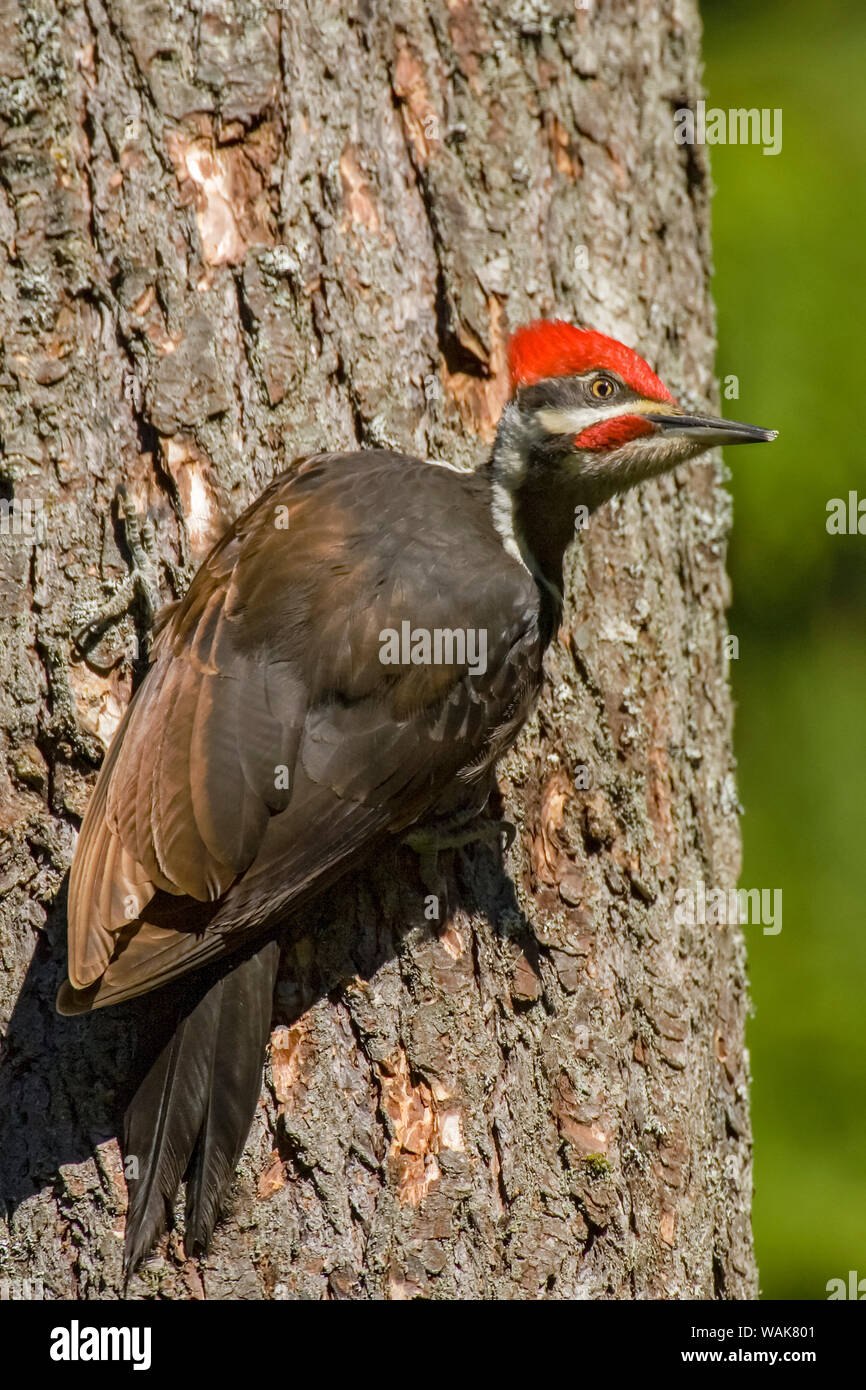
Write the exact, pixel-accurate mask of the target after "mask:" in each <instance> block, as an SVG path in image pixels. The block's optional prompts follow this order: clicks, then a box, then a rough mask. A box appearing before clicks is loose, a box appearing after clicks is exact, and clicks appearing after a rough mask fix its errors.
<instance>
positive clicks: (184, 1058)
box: [123, 941, 279, 1274]
mask: <svg viewBox="0 0 866 1390" xmlns="http://www.w3.org/2000/svg"><path fill="white" fill-rule="evenodd" d="M278 964H279V945H278V943H277V942H276V941H268V942H266V943H265V944H264V945H263V946H262V947H260V948H259V950H258V951H257V952H256V953H255V954H253V955H250V956H248V957H247V958H246V959H244V960H241V961H240V962H239V963H238V964H237V965H236V966H235V967H234V968H233V969H231V970H229V971H227V972H224V973H222V974H221V975H220V976H219V978H218V979H217V980H216V981H215V983H213V984H212V985H211V986H210V988H209V989H208V990H207V991H206V993H204V994H203V995H202V997H201V998H200V999H199V1000H198V1002H197V1003H196V1004H195V1005H194V1007H192V1008H191V1009H190V1011H189V1012H188V1013H187V1014H186V1016H185V1017H182V1018H181V1019H180V1021H179V1022H178V1024H177V1027H176V1028H175V1030H174V1032H173V1034H172V1037H171V1038H170V1040H169V1041H168V1043H167V1044H166V1046H165V1047H164V1048H163V1050H162V1051H161V1052H160V1054H159V1056H158V1057H157V1059H156V1061H155V1062H154V1064H153V1065H152V1066H151V1068H150V1070H149V1071H148V1073H147V1075H146V1076H145V1078H144V1080H143V1081H142V1083H141V1085H140V1086H139V1088H138V1090H137V1091H136V1093H135V1096H134V1097H133V1099H132V1102H131V1104H130V1105H129V1108H128V1109H127V1112H126V1116H125V1120H124V1136H123V1151H124V1158H125V1161H126V1166H127V1168H130V1166H131V1165H130V1159H131V1158H133V1157H134V1158H135V1160H136V1170H137V1173H138V1176H137V1177H136V1176H132V1177H130V1179H129V1209H128V1212H127V1218H126V1246H125V1252H124V1258H125V1265H126V1269H127V1274H130V1273H132V1271H133V1270H134V1269H135V1267H136V1265H137V1264H138V1262H139V1261H140V1260H141V1259H142V1258H143V1257H144V1256H145V1255H146V1254H147V1253H148V1251H149V1250H150V1248H151V1247H152V1245H153V1244H154V1242H155V1241H156V1240H158V1238H159V1236H160V1235H161V1234H162V1232H163V1231H164V1230H165V1228H166V1224H167V1218H168V1212H169V1210H170V1208H171V1206H172V1204H173V1202H174V1199H175V1196H176V1195H177V1191H178V1188H179V1187H180V1183H181V1180H182V1178H183V1177H184V1174H186V1176H187V1199H186V1232H185V1245H186V1248H187V1250H188V1251H189V1252H190V1253H193V1252H199V1251H205V1250H207V1247H208V1243H209V1241H210V1237H211V1233H212V1231H213V1228H214V1225H215V1224H216V1221H217V1218H218V1217H219V1213H220V1208H221V1205H222V1202H223V1200H224V1198H225V1195H226V1193H227V1191H228V1188H229V1185H230V1183H231V1180H232V1174H233V1173H234V1169H235V1166H236V1164H237V1161H238V1159H239V1158H240V1155H241V1153H242V1152H243V1147H244V1144H245V1143H246V1138H247V1134H248V1133H249V1128H250V1125H251V1123H252V1119H253V1116H254V1114H255V1108H256V1103H257V1100H258V1096H259V1091H260V1089H261V1075H262V1063H263V1061H264V1055H265V1048H266V1046H267V1041H268V1033H269V1029H270V1021H271V1002H272V996H273V990H274V981H275V979H276V973H277V966H278Z"/></svg>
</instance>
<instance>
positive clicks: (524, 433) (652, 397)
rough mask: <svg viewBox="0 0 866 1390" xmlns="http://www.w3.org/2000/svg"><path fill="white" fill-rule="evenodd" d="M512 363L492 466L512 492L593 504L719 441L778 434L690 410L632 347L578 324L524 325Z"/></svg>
mask: <svg viewBox="0 0 866 1390" xmlns="http://www.w3.org/2000/svg"><path fill="white" fill-rule="evenodd" d="M509 365H510V368H511V386H512V396H511V399H510V401H509V402H508V405H507V406H506V408H505V411H504V413H503V416H502V420H501V422H500V425H499V432H498V435H497V440H496V446H495V448H494V453H493V469H494V476H495V477H496V479H497V481H498V482H499V483H500V484H501V485H503V486H504V487H505V488H506V489H507V490H508V491H509V492H512V493H513V492H515V491H517V490H521V491H523V492H525V493H536V494H538V493H541V494H542V495H543V494H547V495H548V497H555V498H558V499H560V500H561V501H562V502H568V504H570V505H571V506H572V507H573V506H575V505H577V504H578V503H583V504H584V505H585V506H586V507H588V508H589V510H590V511H591V510H592V509H593V508H594V507H597V506H598V505H599V504H600V503H602V502H604V501H606V500H607V499H608V498H609V497H612V496H613V495H614V494H615V493H617V492H623V491H625V489H626V488H629V487H632V486H634V484H635V483H639V482H642V481H643V480H644V479H645V478H652V477H655V476H656V475H657V474H659V473H666V472H668V470H669V469H672V468H676V466H677V464H679V463H683V462H685V461H686V460H687V459H690V458H694V456H695V455H696V454H700V453H702V452H703V451H704V450H705V449H709V448H712V447H713V446H714V445H716V444H751V443H756V442H758V441H768V440H771V439H775V437H776V431H775V430H764V429H758V427H757V426H755V425H742V424H737V423H735V422H734V421H731V420H718V419H714V418H712V417H710V416H704V415H692V414H689V413H688V412H687V411H685V410H683V409H682V408H681V407H680V406H679V405H677V403H676V401H675V400H674V398H673V396H672V395H671V393H670V391H669V390H668V389H667V387H666V386H665V385H664V383H663V382H662V381H660V380H659V378H658V377H657V376H656V374H655V372H653V371H652V370H651V368H650V367H649V366H648V365H647V363H646V362H644V360H643V358H642V357H638V355H637V353H636V352H634V351H632V349H631V348H628V347H625V345H624V344H623V343H619V342H617V341H616V339H615V338H608V337H605V335H604V334H603V333H593V332H591V331H589V330H587V329H580V328H575V327H574V326H573V325H572V324H570V323H563V322H561V321H552V322H538V323H531V324H529V325H528V326H527V327H525V328H521V329H519V330H518V332H517V333H515V334H514V336H513V338H512V339H511V343H510V345H509Z"/></svg>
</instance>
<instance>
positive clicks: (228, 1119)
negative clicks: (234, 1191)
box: [184, 941, 280, 1254]
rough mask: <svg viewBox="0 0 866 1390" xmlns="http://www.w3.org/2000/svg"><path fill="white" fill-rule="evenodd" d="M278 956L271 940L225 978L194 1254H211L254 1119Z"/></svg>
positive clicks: (204, 1130)
mask: <svg viewBox="0 0 866 1390" xmlns="http://www.w3.org/2000/svg"><path fill="white" fill-rule="evenodd" d="M279 958H280V952H279V945H278V943H277V942H276V941H270V942H268V943H267V945H266V946H264V947H263V948H262V949H261V950H260V951H259V952H258V953H257V954H256V955H254V956H252V957H250V959H249V960H248V961H246V962H244V964H243V965H242V966H241V967H240V969H239V970H236V971H235V972H234V973H233V974H232V975H228V976H226V977H225V979H224V980H223V981H222V984H223V994H222V1009H221V1013H220V1020H219V1029H218V1031H217V1033H216V1035H215V1037H214V1045H213V1051H212V1067H211V1084H210V1088H209V1091H208V1097H207V1109H206V1112H205V1116H204V1121H203V1124H202V1127H201V1132H200V1133H199V1136H198V1142H197V1144H196V1148H195V1153H194V1154H193V1161H192V1166H191V1169H190V1172H189V1174H188V1175H187V1186H186V1223H185V1232H184V1244H185V1246H186V1249H187V1251H188V1252H189V1253H190V1254H199V1253H206V1252H207V1248H208V1245H209V1244H210V1238H211V1235H212V1233H213V1228H214V1226H215V1225H216V1222H217V1218H218V1217H219V1214H220V1205H221V1202H222V1198H223V1196H224V1195H225V1193H226V1191H227V1190H228V1188H229V1186H230V1184H231V1180H232V1175H233V1174H234V1171H235V1168H236V1167H237V1164H238V1160H239V1159H240V1156H241V1154H242V1153H243V1149H244V1144H245V1143H246V1140H247V1135H248V1134H249V1131H250V1125H251V1124H252V1122H253V1116H254V1115H255V1111H256V1105H257V1103H258V1098H259V1092H260V1091H261V1088H262V1062H263V1061H264V1056H265V1049H266V1047H267V1045H268V1037H269V1035H270V1024H271V1000H272V997H273V993H274V981H275V980H276V975H277V966H278V965H279ZM241 972H243V978H242V979H241V980H238V979H237V976H238V975H240V974H241Z"/></svg>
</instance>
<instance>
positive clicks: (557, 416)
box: [535, 401, 669, 435]
mask: <svg viewBox="0 0 866 1390" xmlns="http://www.w3.org/2000/svg"><path fill="white" fill-rule="evenodd" d="M668 408H669V407H668V406H667V404H666V403H665V402H663V401H629V402H628V403H627V404H626V405H608V406H598V407H595V406H591V405H584V406H575V407H574V408H573V409H568V410H556V409H554V407H553V406H550V407H547V408H543V409H541V410H539V411H537V412H536V416H535V418H536V420H537V421H538V423H539V424H540V425H541V426H542V427H543V428H544V429H546V430H547V431H548V433H549V434H573V435H578V434H580V433H581V431H582V430H585V429H588V428H589V426H590V425H598V424H600V423H601V421H602V420H615V419H616V418H617V416H619V415H648V414H649V413H650V412H651V411H654V410H667V409H668Z"/></svg>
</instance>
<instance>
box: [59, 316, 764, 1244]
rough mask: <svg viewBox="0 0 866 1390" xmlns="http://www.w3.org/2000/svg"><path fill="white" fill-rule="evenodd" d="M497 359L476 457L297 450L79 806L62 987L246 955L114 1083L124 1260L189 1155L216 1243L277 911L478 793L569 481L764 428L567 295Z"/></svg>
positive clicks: (523, 679)
mask: <svg viewBox="0 0 866 1390" xmlns="http://www.w3.org/2000/svg"><path fill="white" fill-rule="evenodd" d="M510 368H511V381H512V394H511V399H510V400H509V402H508V404H507V405H506V407H505V410H504V412H503V415H502V419H501V422H500V424H499V429H498V433H497V436H496V442H495V444H494V447H493V451H492V455H491V457H490V459H489V460H488V462H487V463H486V464H485V465H484V466H483V467H481V468H480V469H479V470H478V471H477V472H474V473H467V472H462V471H459V470H457V469H454V468H452V467H449V466H441V465H433V464H430V463H425V462H422V461H421V460H419V459H415V458H407V457H404V456H403V455H402V454H397V453H387V452H384V451H380V450H370V451H368V452H362V453H351V454H317V455H315V456H314V457H311V458H308V459H306V460H305V461H303V462H302V463H301V464H299V465H297V466H296V467H294V468H293V469H291V470H290V471H289V472H287V473H284V474H283V475H282V476H280V477H278V478H276V479H275V480H274V482H273V483H271V485H270V486H269V487H268V488H267V489H266V490H265V492H264V493H263V494H262V495H261V497H260V498H259V499H258V501H256V502H255V503H253V505H252V506H251V507H250V508H249V509H248V510H247V511H246V512H244V514H243V515H242V516H241V517H240V518H239V519H238V520H237V521H236V522H235V524H234V525H233V526H232V527H231V529H230V530H229V531H228V533H227V534H226V535H225V536H224V537H223V539H222V540H221V541H220V542H219V544H218V545H217V546H216V547H215V548H214V549H213V550H212V552H211V554H210V555H209V556H208V558H207V560H206V561H205V562H204V564H203V565H202V566H201V568H200V570H199V571H198V573H197V574H196V576H195V578H194V579H193V581H192V584H191V585H190V588H189V590H188V592H187V594H186V595H185V597H184V598H183V599H182V601H181V602H180V603H177V604H175V605H174V606H173V607H172V608H170V609H169V610H168V611H167V613H166V614H165V616H164V617H162V619H161V624H160V629H159V635H158V638H157V640H156V642H155V644H154V649H153V656H152V665H151V667H150V670H149V671H148V674H147V676H146V678H145V680H144V681H143V682H142V684H141V686H140V688H139V689H138V691H137V692H136V694H135V696H134V698H133V700H132V701H131V703H130V705H129V708H128V710H127V712H126V715H125V717H124V719H123V721H122V723H121V725H120V727H119V729H118V730H117V733H116V735H115V738H114V741H113V743H112V745H111V748H110V750H109V752H108V755H107V757H106V759H105V763H104V765H103V767H102V770H101V772H100V775H99V779H98V781H97V784H96V789H95V791H94V793H93V796H92V798H91V801H90V805H89V806H88V809H87V814H86V815H85V818H84V823H83V825H82V828H81V834H80V837H79V840H78V846H77V850H76V854H75V860H74V863H73V865H72V873H71V878H70V886H69V981H68V983H64V985H63V986H62V988H61V990H60V994H59V996H58V1008H59V1010H60V1012H61V1013H68V1014H74V1013H81V1012H86V1011H88V1010H90V1009H94V1008H101V1007H103V1006H104V1005H106V1004H115V1003H117V1002H119V1001H120V1000H124V999H130V998H132V997H133V996H135V995H140V994H143V993H144V992H145V991H148V990H153V989H156V988H157V987H159V986H163V985H166V984H167V983H168V982H169V981H172V980H174V979H175V978H176V977H178V976H180V975H184V974H186V972H189V971H196V972H199V971H202V967H205V966H207V965H208V964H209V963H212V962H216V961H218V960H219V959H220V958H221V957H227V956H230V955H231V956H233V958H234V962H235V964H234V968H230V967H231V962H230V963H229V964H228V966H223V968H222V969H221V970H220V971H218V972H216V973H215V974H213V975H212V974H211V973H209V972H208V971H203V973H202V975H201V976H200V977H197V978H198V979H200V981H201V982H202V983H201V988H200V989H199V991H198V996H199V997H198V998H197V1000H195V1001H194V1002H193V1003H191V1004H189V1003H188V1004H187V1005H186V1006H185V1008H186V1012H185V1013H184V1012H183V1011H182V1013H181V1016H180V1017H179V1018H178V1020H177V1026H176V1027H175V1028H174V1031H173V1033H172V1035H171V1037H170V1039H169V1041H168V1042H167V1044H166V1046H165V1048H164V1050H163V1051H162V1052H161V1054H160V1055H159V1056H158V1058H157V1059H156V1061H155V1062H154V1063H153V1065H152V1067H151V1069H150V1071H149V1072H148V1074H147V1075H146V1077H145V1079H144V1081H143V1082H142V1084H141V1086H140V1087H139V1089H138V1091H137V1093H136V1095H135V1097H134V1099H133V1101H132V1103H131V1105H130V1106H129V1109H128V1111H127V1114H126V1118H125V1123H124V1136H123V1148H124V1153H125V1155H127V1156H129V1155H133V1156H134V1157H135V1159H136V1160H137V1165H138V1176H137V1177H134V1178H132V1179H131V1180H130V1201H129V1212H128V1216H127V1227H126V1261H127V1268H128V1269H132V1268H134V1267H135V1265H136V1263H137V1262H138V1260H139V1259H140V1258H141V1257H142V1256H143V1255H145V1254H146V1253H147V1251H148V1250H149V1249H150V1247H151V1245H152V1244H153V1242H154V1241H155V1240H156V1238H157V1237H158V1236H159V1235H160V1233H161V1232H162V1231H163V1230H164V1228H165V1225H166V1220H167V1210H168V1209H170V1206H171V1203H172V1202H173V1200H174V1198H175V1196H176V1194H177V1190H178V1188H179V1186H180V1182H181V1180H182V1178H183V1177H184V1176H186V1179H187V1196H186V1223H185V1246H186V1249H187V1252H188V1253H190V1254H193V1253H196V1252H199V1251H205V1250H206V1249H207V1246H208V1242H209V1240H210V1236H211V1233H212V1231H213V1227H214V1224H215V1222H216V1220H217V1217H218V1215H219V1210H220V1205H221V1202H222V1200H223V1198H224V1196H225V1193H226V1190H227V1188H228V1185H229V1183H230V1181H231V1178H232V1174H233V1170H234V1168H235V1165H236V1163H237V1161H238V1159H239V1157H240V1154H241V1152H242V1150H243V1146H244V1143H245V1140H246V1136H247V1133H248V1131H249V1127H250V1124H251V1122H252V1117H253V1113H254V1110H255V1105H256V1100H257V1097H258V1094H259V1089H260V1084H261V1069H262V1063H263V1060H264V1056H265V1050H266V1046H267V1040H268V1035H269V1026H270V1019H271V1006H272V994H273V988H274V981H275V977H276V970H277V963H278V955H279V952H278V946H277V942H276V935H277V932H278V929H279V926H280V924H281V923H282V922H283V921H284V919H285V918H286V917H287V915H288V914H289V913H294V912H295V910H296V909H297V908H298V907H299V906H300V905H302V904H303V903H304V902H305V901H308V900H309V899H310V897H311V896H312V895H315V894H316V893H318V892H320V891H321V890H322V889H323V888H324V887H325V886H326V885H328V884H330V883H332V882H333V881H334V879H335V878H336V877H337V876H338V875H340V874H342V873H344V872H345V871H346V870H347V869H349V868H350V867H352V866H354V865H356V864H358V862H359V861H360V860H363V859H364V858H366V857H369V856H370V855H371V852H372V851H373V850H374V849H375V847H376V846H377V844H381V843H382V841H383V840H385V839H387V837H389V836H402V837H406V836H407V834H409V835H411V834H412V833H413V832H417V831H418V829H419V827H420V828H422V829H423V827H424V826H426V825H429V824H431V823H436V824H439V825H442V824H446V825H447V824H448V823H449V819H450V820H451V822H452V823H456V821H457V819H458V818H462V821H465V819H466V817H467V815H468V814H470V813H473V812H475V811H477V810H480V809H481V808H483V806H484V804H485V802H486V800H487V797H488V794H489V792H490V789H491V786H492V780H493V771H494V766H495V763H496V760H497V759H498V758H499V757H500V755H501V754H502V753H503V752H504V751H505V750H506V749H507V748H508V747H509V746H510V745H511V744H512V743H513V741H514V740H515V738H516V737H517V734H518V733H519V731H520V728H521V726H522V724H523V723H524V721H525V720H526V718H527V716H528V714H529V712H530V710H531V707H532V703H533V700H534V697H535V695H536V693H537V691H538V689H539V685H540V682H541V669H542V657H543V654H544V650H545V647H546V646H547V643H548V642H549V641H550V639H551V636H552V634H553V633H554V632H555V630H556V628H557V625H558V621H559V614H560V610H561V605H562V560H563V554H564V552H565V549H566V546H567V545H568V543H569V541H570V540H571V539H572V536H573V534H574V520H575V515H576V509H577V508H579V507H585V508H586V509H587V511H588V512H591V511H593V510H594V509H595V508H596V507H598V506H599V505H600V504H601V503H602V502H604V501H605V500H606V499H607V498H610V497H612V496H613V495H614V493H617V492H621V491H623V490H625V489H626V488H629V487H631V486H633V485H634V484H636V483H639V482H641V481H642V480H643V479H645V478H651V477H654V476H655V475H657V474H660V473H664V472H666V471H667V470H669V469H672V468H675V467H676V465H677V464H679V463H682V462H683V461H684V460H686V459H690V458H692V457H694V456H695V455H696V454H699V453H701V452H702V451H703V450H704V449H706V448H708V447H710V446H712V445H716V444H744V443H749V442H752V441H758V440H770V439H773V438H774V437H775V433H774V432H773V431H769V430H763V429H758V428H756V427H755V426H753V425H742V424H734V423H732V422H729V421H725V420H718V419H709V418H706V417H703V416H697V415H692V414H689V413H687V412H686V411H684V410H682V409H681V408H680V407H679V406H678V405H677V403H676V402H675V401H674V399H673V397H672V396H671V394H670V392H669V391H668V390H667V388H666V387H665V386H664V385H663V384H662V382H661V381H660V380H659V378H658V377H657V376H656V375H655V373H654V372H652V371H651V370H650V368H649V367H648V366H647V364H646V362H644V361H643V359H642V358H640V357H639V356H638V355H637V353H635V352H633V351H632V350H631V349H630V348H628V347H625V346H624V345H623V344H622V343H619V342H616V341H615V340H614V339H612V338H608V337H604V336H603V335H602V334H600V333H594V332H590V331H587V330H582V329H578V328H575V327H573V326H572V325H570V324H567V323H563V322H547V323H545V322H540V323H534V324H531V325H529V326H528V327H526V328H523V329H521V330H520V331H519V332H517V333H516V334H515V336H514V337H513V338H512V340H511V343H510ZM443 634H444V635H443ZM473 635H474V636H473ZM440 637H441V640H438V639H439V638H440ZM461 637H462V639H463V640H462V641H461V640H460V639H461ZM470 639H471V640H470Z"/></svg>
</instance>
